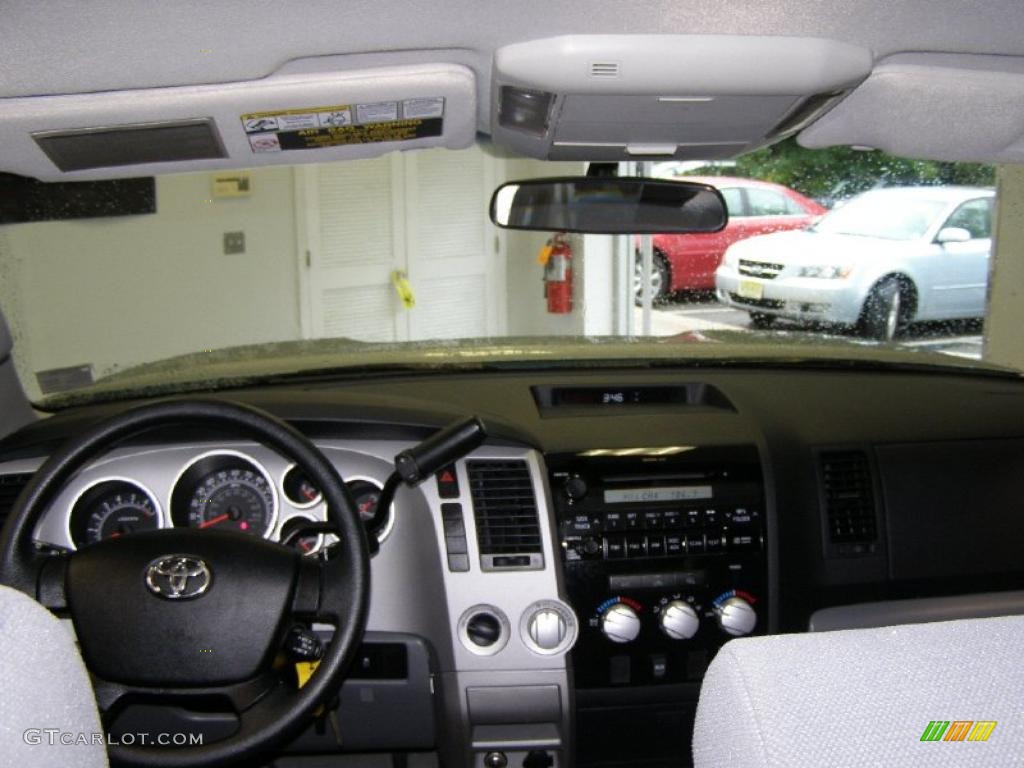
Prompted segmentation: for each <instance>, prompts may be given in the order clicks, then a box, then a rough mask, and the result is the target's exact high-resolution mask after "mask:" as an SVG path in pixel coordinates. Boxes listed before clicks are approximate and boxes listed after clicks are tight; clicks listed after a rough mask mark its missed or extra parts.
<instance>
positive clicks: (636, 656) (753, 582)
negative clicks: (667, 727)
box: [548, 447, 769, 689]
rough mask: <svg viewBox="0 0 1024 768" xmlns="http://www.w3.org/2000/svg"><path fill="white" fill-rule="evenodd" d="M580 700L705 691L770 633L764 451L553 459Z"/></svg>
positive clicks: (638, 452) (589, 454) (633, 452)
mask: <svg viewBox="0 0 1024 768" xmlns="http://www.w3.org/2000/svg"><path fill="white" fill-rule="evenodd" d="M548 467H549V469H550V472H551V489H552V497H553V499H554V505H555V510H556V516H557V520H558V528H559V538H560V543H561V552H562V558H563V565H564V569H565V577H566V586H567V590H568V594H569V598H570V601H571V603H572V606H573V608H574V610H575V611H576V614H577V616H579V619H580V634H579V639H578V641H577V643H576V646H575V648H574V649H573V652H572V662H573V669H574V673H575V685H576V688H577V689H588V688H615V687H637V686H659V685H670V684H680V683H698V682H699V681H700V680H701V679H702V677H703V675H704V671H705V669H706V668H707V665H708V663H709V661H710V660H711V658H712V657H713V656H714V654H715V652H716V651H717V650H718V649H719V648H720V647H721V646H722V644H723V643H725V642H726V641H728V640H730V639H731V638H734V637H741V636H744V635H751V634H760V633H763V632H765V631H766V629H767V615H768V613H767V603H768V598H769V596H768V595H767V594H766V585H767V573H766V556H765V523H764V515H765V506H764V486H763V481H762V477H761V466H760V462H759V459H758V454H757V451H756V449H755V448H753V447H732V448H720V447H715V448H679V449H670V448H661V449H651V450H650V451H646V452H645V451H644V450H643V449H630V450H623V451H615V450H604V451H602V450H595V451H586V452H583V453H579V454H572V455H557V456H549V457H548Z"/></svg>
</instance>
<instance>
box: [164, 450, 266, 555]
mask: <svg viewBox="0 0 1024 768" xmlns="http://www.w3.org/2000/svg"><path fill="white" fill-rule="evenodd" d="M276 504H277V499H276V498H275V495H274V490H273V488H272V487H271V485H270V482H269V481H268V480H267V476H266V474H265V473H264V472H263V471H262V470H261V469H260V468H259V467H258V466H256V464H254V463H253V462H252V461H250V460H248V459H246V458H243V457H241V456H236V455H234V454H215V455H212V456H207V457H204V458H202V459H200V460H199V461H197V462H195V463H194V464H192V466H190V467H189V468H188V470H186V472H185V473H184V474H183V475H182V476H181V479H180V480H179V481H178V483H177V485H176V486H175V490H174V494H173V496H172V500H171V509H172V516H173V518H174V524H175V525H178V526H188V527H190V528H198V529H200V530H218V531H237V532H239V533H247V534H251V535H254V536H261V537H267V536H269V535H270V533H271V531H272V530H273V528H274V522H275V520H276V516H277V509H276Z"/></svg>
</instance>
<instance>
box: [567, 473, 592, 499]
mask: <svg viewBox="0 0 1024 768" xmlns="http://www.w3.org/2000/svg"><path fill="white" fill-rule="evenodd" d="M565 495H566V496H568V497H569V498H570V499H572V500H573V501H579V500H580V499H582V498H583V497H584V496H586V495H587V482H586V480H584V479H583V478H582V477H580V476H579V475H573V476H572V477H570V478H569V479H568V480H566V481H565Z"/></svg>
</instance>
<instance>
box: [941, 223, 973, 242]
mask: <svg viewBox="0 0 1024 768" xmlns="http://www.w3.org/2000/svg"><path fill="white" fill-rule="evenodd" d="M970 239H971V233H970V232H969V231H968V230H966V229H964V228H963V227H944V228H942V229H940V230H939V234H937V235H936V236H935V242H936V243H939V244H940V245H945V244H946V243H966V242H967V241H968V240H970Z"/></svg>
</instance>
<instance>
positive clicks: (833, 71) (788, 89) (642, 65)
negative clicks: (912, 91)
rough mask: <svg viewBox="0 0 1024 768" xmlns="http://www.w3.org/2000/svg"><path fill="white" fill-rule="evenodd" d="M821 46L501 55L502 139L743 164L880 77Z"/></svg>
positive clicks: (590, 156) (723, 39)
mask: <svg viewBox="0 0 1024 768" xmlns="http://www.w3.org/2000/svg"><path fill="white" fill-rule="evenodd" d="M871 64H872V57H871V53H870V52H869V51H867V50H866V49H863V48H859V47H856V46H852V45H848V44H846V43H840V42H836V41H833V40H824V39H817V38H792V37H741V36H729V35H580V36H565V37H554V38H549V39H545V40H534V41H531V42H526V43H517V44H514V45H509V46H506V47H504V48H500V49H498V51H497V52H496V53H495V57H494V67H493V75H492V119H491V124H492V136H493V138H494V141H495V142H496V143H498V144H503V145H505V146H508V147H510V148H512V149H514V150H515V151H517V152H520V153H522V154H525V155H529V156H532V157H537V158H542V159H550V160H608V161H615V160H638V159H645V158H650V159H669V158H675V159H702V160H710V159H715V158H720V157H732V156H735V155H738V154H740V153H743V152H747V151H749V150H751V149H754V148H755V147H758V146H761V145H764V144H766V143H770V142H772V141H776V140H778V139H781V138H783V137H785V136H788V135H790V134H792V133H794V132H796V131H798V130H800V129H801V128H803V127H804V126H806V125H808V124H809V123H810V122H811V121H813V120H814V119H816V118H817V117H819V116H820V115H821V114H823V113H824V112H826V111H827V110H828V109H830V108H831V107H832V106H834V105H835V104H836V103H838V101H839V100H840V99H842V98H843V97H844V96H845V95H846V94H847V93H848V92H849V90H850V89H852V88H853V87H854V86H855V85H857V84H858V83H860V82H861V81H862V80H863V79H864V78H865V77H867V75H868V73H869V72H870V71H871Z"/></svg>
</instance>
